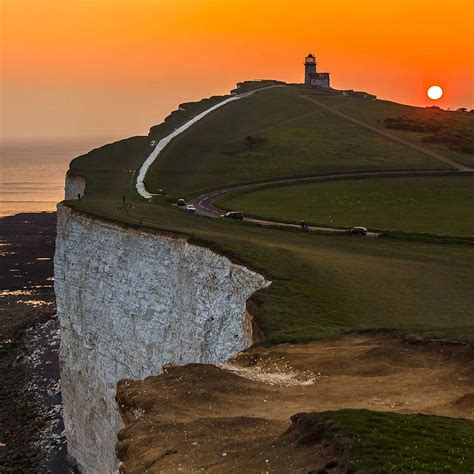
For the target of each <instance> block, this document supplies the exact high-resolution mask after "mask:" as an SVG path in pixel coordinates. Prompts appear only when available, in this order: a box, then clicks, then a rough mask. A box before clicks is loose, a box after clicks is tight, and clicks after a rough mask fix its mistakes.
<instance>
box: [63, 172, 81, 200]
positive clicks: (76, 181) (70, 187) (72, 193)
mask: <svg viewBox="0 0 474 474" xmlns="http://www.w3.org/2000/svg"><path fill="white" fill-rule="evenodd" d="M85 192H86V180H85V179H84V178H83V177H82V176H79V175H77V174H73V173H71V172H70V171H68V173H67V174H66V182H65V185H64V199H77V198H78V196H81V197H82V196H84V194H85Z"/></svg>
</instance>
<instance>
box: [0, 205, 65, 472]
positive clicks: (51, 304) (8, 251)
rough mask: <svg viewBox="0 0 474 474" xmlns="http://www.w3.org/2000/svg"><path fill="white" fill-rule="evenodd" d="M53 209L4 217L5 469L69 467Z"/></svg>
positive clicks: (0, 298) (1, 430) (0, 467)
mask: <svg viewBox="0 0 474 474" xmlns="http://www.w3.org/2000/svg"><path fill="white" fill-rule="evenodd" d="M55 234H56V213H54V212H42V213H24V214H16V215H14V216H8V217H2V218H1V219H0V252H1V256H2V262H3V264H2V266H1V268H0V311H1V313H0V372H1V374H2V376H1V382H2V383H1V384H0V400H1V403H0V472H6V473H7V472H12V473H13V472H22V473H26V472H35V473H42V472H49V473H56V474H60V473H65V472H68V469H67V462H66V442H65V438H64V435H63V430H64V427H63V423H62V406H61V392H60V387H59V358H58V351H59V324H58V321H57V318H56V306H55V299H54V288H53V284H54V277H53V255H54V244H55Z"/></svg>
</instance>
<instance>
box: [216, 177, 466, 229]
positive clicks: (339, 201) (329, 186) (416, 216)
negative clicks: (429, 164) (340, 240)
mask: <svg viewBox="0 0 474 474" xmlns="http://www.w3.org/2000/svg"><path fill="white" fill-rule="evenodd" d="M216 204H217V205H219V206H220V207H222V208H224V209H233V210H239V211H243V212H245V213H247V214H249V215H254V216H258V217H265V218H268V219H270V220H276V221H278V220H280V221H294V222H300V221H301V220H304V221H306V222H308V223H313V224H321V225H328V226H331V227H332V226H335V227H351V226H356V225H364V226H366V227H369V228H371V229H377V230H383V231H401V232H409V233H428V234H438V235H445V236H463V237H464V236H470V237H473V236H474V218H473V215H474V174H473V175H470V176H439V177H436V176H426V177H403V178H400V177H398V178H378V179H361V180H347V181H331V182H318V183H306V184H299V185H291V186H279V187H273V188H266V189H261V190H254V191H251V192H240V193H234V194H229V195H227V196H224V197H222V198H221V199H219V200H218V201H217V202H216Z"/></svg>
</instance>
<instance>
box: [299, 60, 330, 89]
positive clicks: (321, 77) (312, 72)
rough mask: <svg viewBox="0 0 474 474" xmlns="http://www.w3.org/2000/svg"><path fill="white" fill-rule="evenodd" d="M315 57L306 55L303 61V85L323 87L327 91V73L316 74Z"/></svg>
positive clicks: (328, 85)
mask: <svg viewBox="0 0 474 474" xmlns="http://www.w3.org/2000/svg"><path fill="white" fill-rule="evenodd" d="M317 64H318V63H317V62H316V56H315V55H314V54H311V53H310V54H308V56H306V58H305V60H304V83H305V85H307V86H309V87H323V88H324V89H329V88H330V87H331V86H330V79H329V73H328V72H317V71H316V66H317Z"/></svg>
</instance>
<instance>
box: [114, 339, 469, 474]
mask: <svg viewBox="0 0 474 474" xmlns="http://www.w3.org/2000/svg"><path fill="white" fill-rule="evenodd" d="M473 355H474V353H473V349H472V348H468V347H465V346H461V345H451V344H441V343H423V342H419V341H413V340H412V341H410V340H406V339H404V338H402V337H398V336H393V335H390V334H366V335H351V336H346V337H342V338H338V339H335V340H332V341H324V342H317V343H311V344H305V345H289V344H285V345H280V346H275V347H272V348H262V347H256V348H252V349H250V350H248V351H245V352H244V353H241V354H240V355H238V356H237V357H236V358H234V360H233V361H232V362H231V363H230V364H226V365H221V366H214V365H201V364H191V365H187V366H182V367H177V366H169V367H167V369H166V371H165V373H164V374H162V375H160V376H158V377H150V378H148V379H147V380H145V381H142V382H137V381H126V380H124V381H122V382H120V384H119V388H118V395H117V400H118V404H119V407H120V409H121V413H122V417H123V419H124V421H125V425H126V426H125V429H123V430H122V431H121V432H120V434H119V439H120V441H119V443H118V446H117V453H118V457H119V459H120V460H121V461H122V463H123V465H122V471H123V472H126V473H139V472H176V471H177V470H182V471H183V472H191V471H192V472H196V471H200V470H204V471H206V472H309V471H311V470H314V469H322V468H324V467H325V466H326V465H327V463H330V465H332V466H333V467H334V461H335V460H337V463H338V464H337V466H335V467H334V471H331V472H337V471H340V472H346V471H347V469H349V471H350V469H351V465H352V464H351V462H352V461H351V460H350V459H348V458H347V452H346V451H347V450H346V448H345V447H344V443H342V444H341V442H339V441H338V442H333V441H334V439H333V438H332V437H331V436H329V437H327V436H326V434H327V433H326V431H325V430H324V429H323V428H324V426H325V422H324V420H322V421H321V420H319V421H317V423H316V425H318V426H319V428H314V427H313V428H314V429H313V428H311V427H310V428H308V424H307V423H309V421H308V419H306V418H307V416H306V415H305V416H303V417H301V416H299V417H296V418H295V417H294V415H296V414H298V413H301V412H324V411H327V410H340V409H346V408H354V409H369V410H373V411H374V412H391V413H395V412H397V413H409V414H415V413H425V414H432V415H441V416H448V417H459V418H470V419H473V418H474V403H473V393H474V363H473V360H474V358H473ZM308 416H309V415H308ZM292 417H293V418H292ZM290 419H292V421H290ZM310 419H312V418H311V416H309V420H310ZM305 420H306V421H305ZM310 421H311V420H310ZM313 421H314V420H313ZM320 421H321V422H322V425H321V424H320ZM311 423H313V422H311ZM311 423H310V424H311ZM468 423H469V422H468ZM313 424H314V423H313ZM316 425H314V426H316ZM311 426H313V425H311ZM308 430H309V431H308ZM321 430H322V431H321ZM306 431H308V432H306ZM318 433H319V434H318ZM331 463H333V464H331ZM460 472H461V471H460Z"/></svg>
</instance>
